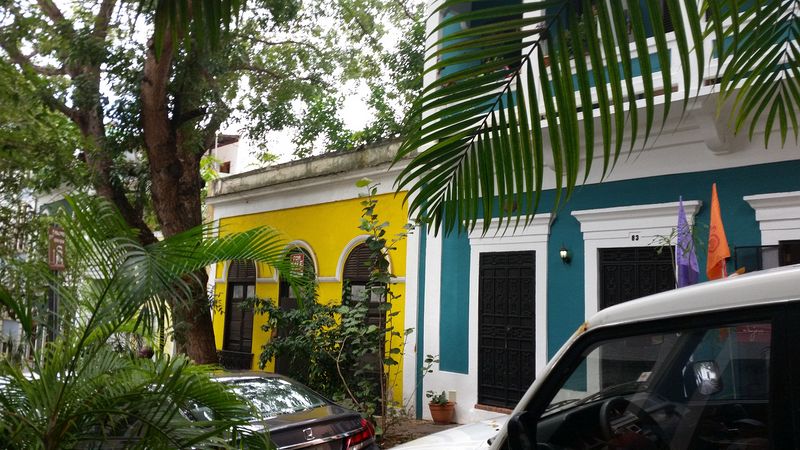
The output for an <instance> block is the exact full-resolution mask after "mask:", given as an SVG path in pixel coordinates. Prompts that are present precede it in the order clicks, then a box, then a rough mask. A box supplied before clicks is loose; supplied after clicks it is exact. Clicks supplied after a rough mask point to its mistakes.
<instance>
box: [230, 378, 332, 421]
mask: <svg viewBox="0 0 800 450" xmlns="http://www.w3.org/2000/svg"><path fill="white" fill-rule="evenodd" d="M225 383H226V384H228V385H229V386H230V387H231V388H232V389H233V391H234V392H236V393H237V394H239V395H241V396H242V397H244V398H245V399H247V400H248V401H250V402H251V403H252V404H253V406H255V408H256V410H257V411H258V412H259V413H260V415H261V416H262V417H264V418H268V417H273V416H277V415H279V414H289V413H293V412H298V411H303V410H307V409H313V408H316V407H318V406H324V405H327V404H328V402H327V401H326V400H325V399H324V398H322V397H320V396H319V395H318V394H317V393H315V392H314V391H312V390H310V389H309V388H307V387H305V386H303V385H301V384H299V383H293V382H291V381H289V380H286V379H283V378H277V377H274V378H273V377H264V378H246V379H232V380H229V381H226V382H225Z"/></svg>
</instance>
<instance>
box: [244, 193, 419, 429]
mask: <svg viewBox="0 0 800 450" xmlns="http://www.w3.org/2000/svg"><path fill="white" fill-rule="evenodd" d="M356 185H357V186H358V187H360V188H365V189H366V191H367V193H366V195H365V197H364V199H363V200H362V202H361V205H362V215H361V219H360V225H359V228H360V229H361V230H362V231H364V232H365V233H367V234H368V235H369V236H368V238H367V240H366V245H367V247H368V248H369V249H370V250H371V257H370V260H369V262H368V264H369V268H370V279H369V281H368V282H367V285H366V289H365V290H364V291H363V293H362V294H361V295H360V296H359V297H357V298H353V297H352V295H351V289H349V286H348V285H347V284H345V286H344V290H343V296H342V299H341V301H332V302H329V303H326V304H322V303H321V302H320V301H319V300H318V299H317V298H316V292H315V291H312V290H307V291H305V292H306V296H305V298H303V299H302V300H303V301H302V302H301V305H302V307H300V308H296V309H289V310H286V309H281V308H280V307H279V306H278V305H277V304H276V303H275V302H274V301H272V300H269V299H266V300H265V299H254V300H253V303H254V305H255V310H256V312H257V313H261V314H267V316H268V320H267V323H266V324H265V325H263V327H262V329H263V330H264V331H266V332H269V333H272V337H271V339H270V340H269V342H267V343H266V344H265V345H263V346H262V352H261V355H260V357H259V361H260V366H261V367H262V368H263V367H264V366H265V365H266V364H267V363H268V362H269V361H271V360H274V359H275V358H276V357H283V358H289V359H290V364H289V367H290V373H289V375H290V376H292V377H293V378H296V379H298V380H300V381H302V382H304V383H306V384H308V385H309V386H311V387H312V388H314V389H315V390H317V391H319V392H322V393H323V394H325V395H327V396H329V397H331V398H333V399H334V400H337V401H340V402H342V403H343V404H345V405H349V406H351V407H353V408H355V409H357V410H359V411H361V412H362V413H363V414H364V415H366V416H368V417H371V416H373V415H378V416H381V417H382V419H383V422H381V423H380V424H379V425H380V426H379V428H380V429H381V430H385V429H386V427H387V423H386V416H387V413H388V412H389V409H388V406H390V404H391V401H390V391H391V389H392V387H393V386H394V383H395V382H396V380H393V379H391V377H390V370H389V369H390V368H391V367H392V366H395V365H397V364H398V363H399V362H400V359H401V358H402V353H403V350H404V347H405V340H406V337H407V336H408V335H409V334H410V333H411V332H412V329H406V330H403V329H402V328H398V324H397V323H396V322H397V317H398V315H399V312H398V311H396V310H393V308H392V304H393V302H395V301H397V300H398V298H399V296H398V295H397V294H395V293H394V292H392V290H391V278H392V277H393V275H392V274H391V273H390V272H389V255H390V252H391V251H393V250H395V248H396V245H397V243H398V242H400V241H401V240H403V239H404V238H405V236H406V234H407V233H408V231H409V230H410V228H411V227H410V226H409V227H406V228H404V231H403V232H402V233H400V234H398V235H397V236H394V237H393V238H392V239H390V240H389V239H387V237H386V229H387V227H388V226H389V224H388V223H387V222H381V221H380V220H379V217H378V215H377V212H376V208H377V205H378V202H377V200H376V199H375V195H376V193H377V185H374V184H372V182H371V181H370V180H368V179H363V180H360V181H358V182H357V183H356ZM345 283H347V282H345ZM375 299H380V304H379V306H378V313H379V314H380V315H381V316H382V317H383V320H380V321H378V322H379V323H377V324H376V323H374V322H375V318H374V317H372V318H371V317H370V311H369V303H370V301H373V302H374V301H375Z"/></svg>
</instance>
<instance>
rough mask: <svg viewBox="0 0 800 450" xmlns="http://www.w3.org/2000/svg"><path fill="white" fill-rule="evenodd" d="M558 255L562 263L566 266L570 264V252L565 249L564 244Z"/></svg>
mask: <svg viewBox="0 0 800 450" xmlns="http://www.w3.org/2000/svg"><path fill="white" fill-rule="evenodd" d="M558 255H559V256H560V257H561V261H562V262H563V263H564V264H569V260H570V257H569V250H567V247H564V244H561V250H559V251H558Z"/></svg>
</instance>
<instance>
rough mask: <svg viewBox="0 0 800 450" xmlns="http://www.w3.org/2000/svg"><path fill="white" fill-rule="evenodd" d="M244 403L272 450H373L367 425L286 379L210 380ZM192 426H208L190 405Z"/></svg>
mask: <svg viewBox="0 0 800 450" xmlns="http://www.w3.org/2000/svg"><path fill="white" fill-rule="evenodd" d="M215 380H216V381H218V382H220V383H224V384H226V385H228V386H230V387H231V388H232V390H233V391H234V392H236V393H237V394H239V395H241V396H242V397H244V398H246V399H247V400H249V401H250V402H251V403H252V404H253V406H254V407H255V409H256V411H257V412H258V415H259V416H260V417H252V418H250V419H251V421H252V424H253V426H254V427H263V429H266V430H268V431H269V436H270V439H271V440H272V442H273V443H274V444H275V445H276V446H277V447H278V449H314V450H328V449H330V450H334V449H335V450H378V446H377V445H376V443H375V430H374V428H373V426H372V424H371V423H370V422H369V421H368V420H366V419H364V418H362V417H361V415H360V414H359V413H357V412H355V411H352V410H349V409H347V408H344V407H341V406H339V405H337V404H335V403H333V402H332V401H330V400H328V399H326V398H325V397H323V396H322V395H320V394H318V393H316V392H314V391H313V390H311V388H309V387H307V386H304V385H303V384H300V383H299V382H297V381H294V380H292V379H289V378H286V377H283V376H280V375H275V374H268V373H259V372H247V373H236V374H230V373H227V374H224V375H221V376H218V377H216V378H215ZM187 414H188V415H189V416H190V417H191V418H192V419H193V420H213V415H212V413H211V411H210V410H208V409H207V408H204V407H202V406H200V405H196V406H195V407H194V408H191V409H190V410H189V411H187Z"/></svg>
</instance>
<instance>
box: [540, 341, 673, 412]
mask: <svg viewBox="0 0 800 450" xmlns="http://www.w3.org/2000/svg"><path fill="white" fill-rule="evenodd" d="M680 337H681V333H666V334H658V335H645V336H634V337H629V338H625V339H617V340H613V341H609V342H605V343H603V345H601V346H598V347H595V348H593V349H591V350H590V351H589V352H588V353H587V354H586V356H585V357H584V360H583V362H582V364H581V365H580V366H579V367H578V368H577V369H576V370H575V371H574V372H573V374H572V376H571V377H570V378H569V379H568V380H567V381H566V383H564V386H563V387H562V388H561V390H560V391H559V392H558V394H557V395H556V397H555V398H554V399H553V401H552V402H551V403H550V405H549V406H548V408H547V409H546V411H545V412H546V414H552V413H555V412H557V411H560V410H563V409H566V408H569V407H573V406H578V405H582V404H586V403H591V402H594V401H597V400H602V399H606V398H609V397H614V396H617V395H627V394H632V393H635V392H641V391H644V390H646V389H647V388H648V385H649V381H651V380H652V374H653V372H654V370H657V367H658V366H659V365H661V363H663V362H664V361H665V360H667V359H668V358H669V355H670V354H671V353H672V351H673V348H674V346H675V343H676V342H677V340H678V339H679V338H680Z"/></svg>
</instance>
